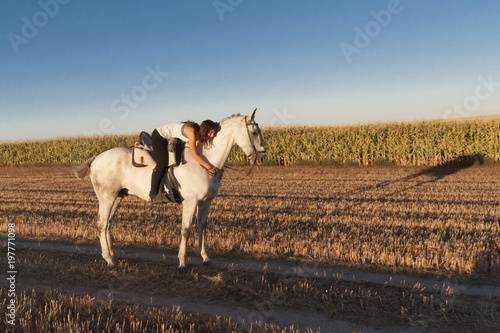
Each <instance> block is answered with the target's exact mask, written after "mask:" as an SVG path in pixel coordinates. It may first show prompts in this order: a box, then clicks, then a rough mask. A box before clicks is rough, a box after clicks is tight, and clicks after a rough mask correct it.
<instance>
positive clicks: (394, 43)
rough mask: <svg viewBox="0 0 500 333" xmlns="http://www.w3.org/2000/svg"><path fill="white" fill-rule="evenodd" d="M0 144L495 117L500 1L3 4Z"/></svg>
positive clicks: (58, 0) (71, 0)
mask: <svg viewBox="0 0 500 333" xmlns="http://www.w3.org/2000/svg"><path fill="white" fill-rule="evenodd" d="M0 28H1V30H0V36H1V39H0V41H1V42H0V57H1V61H0V115H1V119H0V141H3V140H25V139H42V138H49V137H59V136H81V135H90V134H122V133H134V132H139V131H141V130H147V131H152V130H153V129H154V128H155V127H156V126H158V125H161V124H165V123H169V122H177V121H182V120H186V119H190V120H194V121H198V122H201V121H202V120H204V119H207V118H208V119H213V120H220V119H222V118H224V117H226V116H229V115H231V114H233V113H250V112H251V111H252V110H253V109H254V108H256V107H258V108H260V113H259V115H258V118H257V120H258V121H259V123H260V124H262V125H267V126H270V125H297V124H299V125H338V124H351V123H359V122H374V121H392V120H397V121H400V120H420V119H436V118H443V117H460V116H478V115H489V114H497V113H500V63H499V60H498V59H500V58H499V55H500V40H499V37H500V2H498V1H493V0H492V1H472V0H453V1H451V0H449V1H431V0H427V1H425V0H421V1H418V0H413V1H411V0H399V1H398V0H384V1H379V0H372V1H368V0H366V1H357V0H337V1H332V0H329V1H327V0H317V1H290V0H289V1H281V0H199V1H194V0H175V1H144V2H139V1H127V0H125V1H96V0H89V1H77V0H41V1H2V2H1V4H0Z"/></svg>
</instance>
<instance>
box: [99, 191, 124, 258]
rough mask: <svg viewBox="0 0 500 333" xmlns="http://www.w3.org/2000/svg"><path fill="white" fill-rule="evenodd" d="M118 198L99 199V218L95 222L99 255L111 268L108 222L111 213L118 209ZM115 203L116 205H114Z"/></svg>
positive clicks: (111, 253) (112, 255) (111, 250)
mask: <svg viewBox="0 0 500 333" xmlns="http://www.w3.org/2000/svg"><path fill="white" fill-rule="evenodd" d="M117 199H118V197H114V198H113V197H112V196H104V197H99V218H98V220H97V229H98V232H99V240H100V242H101V253H102V257H103V258H104V260H106V262H107V263H108V266H110V267H113V266H114V265H115V261H114V252H113V248H112V246H111V235H110V233H109V227H110V223H109V220H110V218H111V216H112V215H113V213H114V212H115V211H116V208H118V204H119V201H121V198H120V199H119V200H118V202H117ZM115 203H117V204H116V205H115Z"/></svg>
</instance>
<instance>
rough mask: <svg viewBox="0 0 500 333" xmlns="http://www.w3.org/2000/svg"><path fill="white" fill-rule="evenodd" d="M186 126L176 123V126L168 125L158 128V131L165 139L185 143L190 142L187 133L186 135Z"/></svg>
mask: <svg viewBox="0 0 500 333" xmlns="http://www.w3.org/2000/svg"><path fill="white" fill-rule="evenodd" d="M185 126H186V124H182V123H174V124H166V125H162V126H158V127H157V128H156V130H157V131H158V133H160V135H161V136H162V137H164V138H165V139H167V140H168V139H172V138H177V139H181V140H182V141H184V142H188V140H189V139H188V137H187V135H186V133H184V127H185Z"/></svg>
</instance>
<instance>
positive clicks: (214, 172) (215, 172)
mask: <svg viewBox="0 0 500 333" xmlns="http://www.w3.org/2000/svg"><path fill="white" fill-rule="evenodd" d="M222 172H223V171H222V170H221V169H219V168H217V167H214V166H212V167H211V168H210V169H208V174H209V175H210V177H212V178H218V179H220V178H222ZM219 175H220V176H219Z"/></svg>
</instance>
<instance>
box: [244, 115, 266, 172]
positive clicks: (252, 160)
mask: <svg viewBox="0 0 500 333" xmlns="http://www.w3.org/2000/svg"><path fill="white" fill-rule="evenodd" d="M245 125H246V129H247V134H248V139H249V140H250V143H251V144H252V149H253V152H252V153H251V154H250V155H248V158H249V159H250V163H251V165H252V168H253V166H254V165H255V162H256V161H257V158H258V157H259V155H260V154H265V153H266V150H265V149H263V150H257V148H256V147H255V145H254V143H253V141H252V135H251V134H250V129H249V127H250V126H257V128H259V124H257V123H256V122H255V120H253V119H251V120H250V121H248V117H245ZM259 136H260V142H263V141H264V140H263V138H262V132H261V131H260V128H259ZM250 171H252V169H250ZM249 173H250V172H249Z"/></svg>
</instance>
